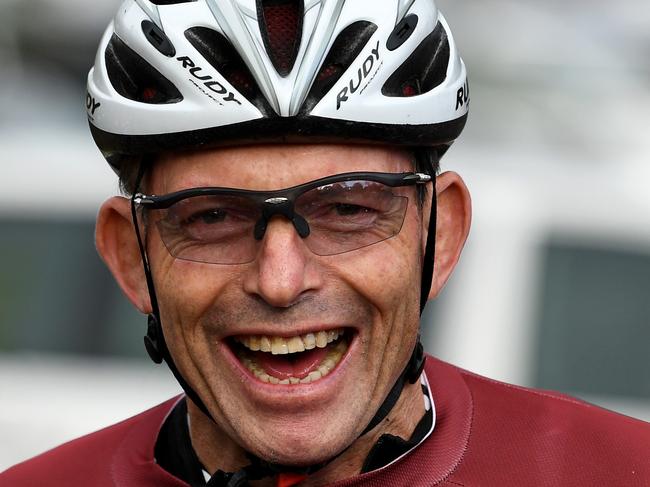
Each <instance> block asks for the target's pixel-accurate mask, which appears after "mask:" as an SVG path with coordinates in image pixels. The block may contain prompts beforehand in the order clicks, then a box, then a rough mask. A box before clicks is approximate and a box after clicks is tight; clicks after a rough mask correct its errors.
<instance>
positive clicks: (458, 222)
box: [429, 172, 472, 299]
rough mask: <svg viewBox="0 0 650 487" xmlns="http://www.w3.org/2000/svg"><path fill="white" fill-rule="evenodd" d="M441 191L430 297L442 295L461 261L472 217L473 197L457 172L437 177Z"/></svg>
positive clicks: (438, 189)
mask: <svg viewBox="0 0 650 487" xmlns="http://www.w3.org/2000/svg"><path fill="white" fill-rule="evenodd" d="M435 186H436V194H437V200H438V202H437V206H438V212H437V222H436V249H435V263H434V268H433V279H432V282H431V291H430V292H429V299H434V298H436V297H437V296H438V294H439V293H440V291H441V290H442V288H443V287H444V285H445V283H446V282H447V280H448V279H449V276H451V273H452V271H453V270H454V268H455V267H456V264H457V263H458V259H459V258H460V253H461V251H462V250H463V247H464V245H465V241H466V240H467V236H468V234H469V228H470V225H471V221H472V201H471V198H470V195H469V191H468V190H467V186H465V183H464V182H463V180H462V179H461V177H460V176H459V175H458V174H456V173H455V172H445V173H443V174H441V175H440V176H438V177H437V178H436V180H435Z"/></svg>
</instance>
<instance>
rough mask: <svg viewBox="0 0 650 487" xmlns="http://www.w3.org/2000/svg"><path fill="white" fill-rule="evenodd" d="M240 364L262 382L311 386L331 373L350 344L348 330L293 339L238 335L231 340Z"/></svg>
mask: <svg viewBox="0 0 650 487" xmlns="http://www.w3.org/2000/svg"><path fill="white" fill-rule="evenodd" d="M231 343H232V349H233V351H234V352H235V355H236V356H237V358H238V359H239V361H240V362H241V363H242V364H243V365H244V366H245V367H246V368H247V369H248V370H249V371H250V372H251V373H252V374H253V375H254V376H255V377H256V378H257V379H258V380H260V381H261V382H267V383H270V384H283V385H285V384H308V383H310V382H315V381H317V380H320V379H322V378H323V377H325V376H327V375H328V374H330V373H331V372H332V371H333V370H334V369H335V368H336V366H337V365H338V364H339V363H340V362H341V360H342V358H343V357H344V355H345V352H346V351H347V350H348V346H349V343H350V338H349V333H347V332H346V330H345V329H343V328H339V329H336V330H328V331H319V332H315V333H307V334H305V335H297V336H293V337H279V336H267V335H239V336H235V337H233V338H232V342H231Z"/></svg>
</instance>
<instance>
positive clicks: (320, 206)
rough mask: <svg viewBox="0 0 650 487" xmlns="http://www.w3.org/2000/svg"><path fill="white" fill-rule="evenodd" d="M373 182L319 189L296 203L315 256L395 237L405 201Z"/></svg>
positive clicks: (382, 185) (332, 185)
mask: <svg viewBox="0 0 650 487" xmlns="http://www.w3.org/2000/svg"><path fill="white" fill-rule="evenodd" d="M399 190H402V191H403V188H391V187H389V186H386V185H384V184H381V183H378V182H373V181H363V180H359V181H342V182H338V183H333V184H328V185H325V186H320V187H318V188H315V189H313V190H311V191H308V192H306V193H304V194H303V195H302V196H301V197H300V198H298V200H297V201H296V213H298V214H299V215H302V216H303V217H304V218H305V219H306V220H307V222H308V223H309V227H310V230H311V233H310V235H309V237H308V238H307V239H305V243H306V245H307V246H308V247H309V249H310V250H311V251H312V252H314V253H315V254H317V255H335V254H340V253H344V252H349V251H352V250H356V249H360V248H362V247H367V246H368V245H372V244H375V243H378V242H381V241H383V240H386V239H388V238H391V237H393V236H395V235H397V234H398V233H399V231H400V229H401V228H402V223H403V222H404V215H405V214H406V208H407V206H408V198H407V197H406V196H401V195H399V194H395V193H396V192H397V191H399Z"/></svg>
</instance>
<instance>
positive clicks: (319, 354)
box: [253, 348, 327, 380]
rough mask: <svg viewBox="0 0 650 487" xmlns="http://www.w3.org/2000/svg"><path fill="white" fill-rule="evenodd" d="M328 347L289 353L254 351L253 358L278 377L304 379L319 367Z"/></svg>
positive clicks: (269, 372) (266, 370) (268, 372)
mask: <svg viewBox="0 0 650 487" xmlns="http://www.w3.org/2000/svg"><path fill="white" fill-rule="evenodd" d="M325 355H327V348H314V349H312V350H305V351H304V352H299V353H291V354H288V355H273V354H270V353H268V352H253V358H254V360H255V361H256V362H257V364H258V365H259V366H260V367H262V368H263V369H264V371H265V372H266V373H267V374H269V375H271V376H273V377H277V378H278V379H280V380H282V379H288V378H289V377H296V378H297V379H302V378H304V377H307V376H308V375H309V373H310V372H313V371H314V370H316V369H318V367H319V366H320V364H321V362H322V361H323V360H325Z"/></svg>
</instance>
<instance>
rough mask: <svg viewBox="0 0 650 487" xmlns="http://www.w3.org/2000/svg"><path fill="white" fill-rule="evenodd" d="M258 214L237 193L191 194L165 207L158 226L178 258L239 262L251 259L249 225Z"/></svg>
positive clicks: (252, 245)
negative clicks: (235, 194) (221, 194)
mask: <svg viewBox="0 0 650 487" xmlns="http://www.w3.org/2000/svg"><path fill="white" fill-rule="evenodd" d="M260 216H261V213H260V211H259V209H258V208H257V206H256V204H255V203H254V202H253V201H251V200H250V199H248V198H246V197H239V196H194V197H191V198H186V199H184V200H182V201H179V202H178V203H176V204H174V205H172V206H171V207H170V208H169V209H167V210H165V216H164V217H163V218H162V219H161V220H159V221H158V229H159V232H160V235H161V237H162V240H163V242H164V244H165V246H166V247H167V249H168V250H169V253H170V254H171V255H172V256H174V257H176V258H179V259H184V260H191V261H196V262H207V263H213V264H243V263H246V262H250V261H251V260H253V259H254V258H255V252H256V247H257V242H256V241H255V239H254V238H253V228H254V226H255V223H256V222H257V221H258V220H259V219H260Z"/></svg>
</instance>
